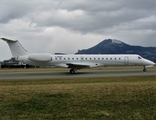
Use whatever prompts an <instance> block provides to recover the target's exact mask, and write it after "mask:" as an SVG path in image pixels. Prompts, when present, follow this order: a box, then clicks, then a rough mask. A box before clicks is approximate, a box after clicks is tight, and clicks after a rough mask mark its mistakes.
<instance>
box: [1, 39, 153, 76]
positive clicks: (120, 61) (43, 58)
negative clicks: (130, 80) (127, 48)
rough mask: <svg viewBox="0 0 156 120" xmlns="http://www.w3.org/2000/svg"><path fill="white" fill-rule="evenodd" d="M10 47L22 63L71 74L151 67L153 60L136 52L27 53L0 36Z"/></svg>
mask: <svg viewBox="0 0 156 120" xmlns="http://www.w3.org/2000/svg"><path fill="white" fill-rule="evenodd" d="M1 39H2V40H3V41H6V42H7V43H8V45H9V47H10V50H11V53H12V55H13V57H14V58H15V59H16V60H17V61H20V62H22V63H25V64H29V65H34V66H57V67H63V68H69V69H70V73H71V74H75V73H77V70H79V69H82V68H93V67H102V66H143V71H144V72H146V71H147V69H146V67H152V66H154V65H155V63H154V62H152V61H150V60H147V59H145V58H143V57H141V56H140V55H137V54H87V55H86V54H84V55H81V54H73V55H70V54H51V53H28V52H27V51H26V50H25V49H24V47H23V46H22V45H21V44H20V42H19V41H18V40H10V39H6V38H1Z"/></svg>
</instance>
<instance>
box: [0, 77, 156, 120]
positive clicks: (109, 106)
mask: <svg viewBox="0 0 156 120" xmlns="http://www.w3.org/2000/svg"><path fill="white" fill-rule="evenodd" d="M0 119H1V120H7V119H8V120H17V119H22V120H23V119H24V120H32V119H33V120H36V119H39V120H45V119H47V120H48V119H49V120H54V119H55V120H56V119H57V120H75V119H78V120H91V119H92V120H147V119H148V120H155V119H156V76H133V77H132V76H131V77H108V78H107V77H105V78H75V79H73V78H71V79H43V80H22V81H20V80H12V81H11V80H10V81H8V80H6V81H5V80H4V81H0Z"/></svg>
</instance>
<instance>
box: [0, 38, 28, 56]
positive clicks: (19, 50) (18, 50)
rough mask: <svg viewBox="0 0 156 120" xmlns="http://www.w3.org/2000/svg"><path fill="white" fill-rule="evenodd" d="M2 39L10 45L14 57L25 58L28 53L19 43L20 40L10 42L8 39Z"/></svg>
mask: <svg viewBox="0 0 156 120" xmlns="http://www.w3.org/2000/svg"><path fill="white" fill-rule="evenodd" d="M1 39H2V40H4V41H6V42H7V43H8V45H9V47H10V50H11V53H12V55H13V57H17V56H23V55H26V54H27V51H26V50H25V49H24V48H23V46H22V45H21V44H20V43H19V42H18V40H10V39H7V38H1Z"/></svg>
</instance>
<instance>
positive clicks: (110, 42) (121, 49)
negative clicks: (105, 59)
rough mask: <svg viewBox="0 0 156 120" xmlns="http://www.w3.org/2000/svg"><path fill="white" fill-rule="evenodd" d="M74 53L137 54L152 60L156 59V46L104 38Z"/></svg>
mask: <svg viewBox="0 0 156 120" xmlns="http://www.w3.org/2000/svg"><path fill="white" fill-rule="evenodd" d="M76 54H139V55H141V56H142V57H144V58H146V59H149V60H152V61H153V60H156V47H142V46H134V45H129V44H126V43H124V42H122V41H120V40H114V39H105V40H103V41H102V42H100V43H99V44H97V45H95V46H93V47H91V48H89V49H83V50H79V51H78V52H77V53H76Z"/></svg>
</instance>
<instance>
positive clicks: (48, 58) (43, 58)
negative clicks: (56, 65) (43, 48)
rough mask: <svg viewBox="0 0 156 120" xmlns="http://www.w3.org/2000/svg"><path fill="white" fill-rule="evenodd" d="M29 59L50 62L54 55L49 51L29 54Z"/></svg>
mask: <svg viewBox="0 0 156 120" xmlns="http://www.w3.org/2000/svg"><path fill="white" fill-rule="evenodd" d="M28 59H29V60H32V61H37V62H49V61H52V55H51V54H48V53H35V54H31V55H29V56H28Z"/></svg>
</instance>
